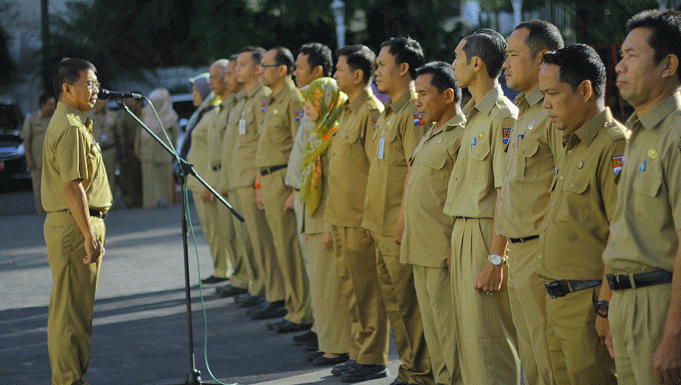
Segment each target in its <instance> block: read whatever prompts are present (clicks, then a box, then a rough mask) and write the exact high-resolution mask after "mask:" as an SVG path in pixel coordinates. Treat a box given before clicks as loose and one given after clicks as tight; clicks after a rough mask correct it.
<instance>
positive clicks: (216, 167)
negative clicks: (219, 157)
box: [213, 164, 222, 171]
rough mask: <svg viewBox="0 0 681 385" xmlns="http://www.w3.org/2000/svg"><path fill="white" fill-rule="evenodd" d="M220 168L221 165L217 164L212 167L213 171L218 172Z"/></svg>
mask: <svg viewBox="0 0 681 385" xmlns="http://www.w3.org/2000/svg"><path fill="white" fill-rule="evenodd" d="M221 168H222V165H221V164H218V165H217V166H213V171H220V169H221Z"/></svg>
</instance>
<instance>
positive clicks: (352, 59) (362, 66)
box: [336, 44, 376, 84]
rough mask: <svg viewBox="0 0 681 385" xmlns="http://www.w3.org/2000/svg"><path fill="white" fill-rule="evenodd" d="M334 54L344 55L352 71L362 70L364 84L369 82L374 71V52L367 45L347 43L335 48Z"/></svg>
mask: <svg viewBox="0 0 681 385" xmlns="http://www.w3.org/2000/svg"><path fill="white" fill-rule="evenodd" d="M336 56H337V57H341V56H345V60H346V61H347V63H348V67H350V69H352V70H353V71H356V70H362V75H363V78H362V80H364V84H369V82H371V80H372V79H373V77H374V72H375V71H376V54H375V53H374V51H372V50H370V49H369V47H367V46H365V45H362V44H357V45H348V46H345V47H343V48H339V49H337V50H336Z"/></svg>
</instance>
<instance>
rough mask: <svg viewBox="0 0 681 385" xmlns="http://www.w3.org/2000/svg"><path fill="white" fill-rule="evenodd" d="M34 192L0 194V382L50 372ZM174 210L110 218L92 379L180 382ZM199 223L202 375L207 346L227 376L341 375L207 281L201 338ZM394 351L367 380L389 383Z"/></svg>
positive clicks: (17, 383) (184, 359)
mask: <svg viewBox="0 0 681 385" xmlns="http://www.w3.org/2000/svg"><path fill="white" fill-rule="evenodd" d="M22 202H23V203H22ZM27 202H28V203H27ZM30 202H31V200H30V193H10V194H0V212H2V213H3V214H7V213H15V215H4V216H0V382H1V383H2V384H12V385H23V384H48V383H49V379H50V374H49V363H48V358H47V344H46V338H47V336H46V324H47V304H48V298H49V294H50V289H51V285H52V279H51V274H50V268H49V265H48V263H47V257H46V250H45V246H44V240H43V235H42V225H43V220H44V219H43V217H41V216H38V215H35V214H25V213H26V212H28V211H30V208H32V205H31V204H30ZM20 205H23V207H22V208H19V206H20ZM27 205H28V207H29V209H27V208H26V206H27ZM17 213H24V214H17ZM193 218H196V216H195V215H194V216H193ZM179 219H180V208H179V207H177V206H176V207H172V208H168V209H156V210H116V211H113V212H112V213H111V215H110V216H109V217H108V218H107V220H106V222H107V242H106V255H105V256H104V261H103V267H102V272H101V278H100V285H99V288H98V293H97V301H96V304H95V321H94V337H93V340H92V355H91V360H90V369H89V371H88V373H87V374H86V377H85V379H86V380H87V381H89V382H90V383H91V384H92V385H102V384H131V385H132V384H174V383H176V384H183V383H184V379H185V376H186V375H187V373H188V372H189V355H188V349H187V317H186V312H185V301H184V290H183V287H184V273H183V262H182V260H183V259H182V241H181V235H180V224H179ZM194 222H195V223H198V221H197V220H195V221H194ZM195 226H197V228H196V229H195V230H196V233H197V242H198V254H199V262H198V263H197V257H196V254H195V251H194V248H193V245H192V244H191V240H190V245H191V246H190V269H191V281H192V284H193V285H194V286H193V287H192V291H191V295H192V301H193V304H194V312H193V314H194V336H195V345H196V348H195V352H196V366H197V368H198V369H199V370H200V371H201V373H202V378H203V380H204V382H206V383H215V382H212V381H208V380H209V379H211V376H210V374H209V373H208V370H207V365H206V363H205V360H204V348H205V352H207V357H208V363H209V364H210V368H211V369H212V371H213V374H214V375H215V377H217V378H218V379H219V380H220V381H221V382H223V383H234V382H238V383H242V384H256V383H267V384H340V381H339V380H338V378H336V377H332V376H331V375H330V372H329V370H328V368H327V369H323V370H320V369H319V368H316V367H314V366H312V365H311V364H310V363H308V362H307V361H305V359H304V353H303V350H302V349H301V348H298V347H295V346H293V345H292V344H291V336H290V335H277V334H275V333H272V332H271V331H268V330H267V329H266V327H265V323H266V322H267V321H251V320H250V319H249V318H248V317H246V315H245V311H244V310H243V309H239V308H237V307H236V306H234V304H233V303H232V301H231V300H224V299H220V298H217V297H215V296H214V295H213V288H212V287H209V288H204V290H203V295H204V303H205V314H206V319H207V330H208V333H207V334H208V344H207V346H206V345H205V344H204V336H205V335H206V334H205V333H204V322H203V317H202V314H203V313H202V311H201V299H200V292H199V288H198V285H197V284H198V280H199V271H198V270H199V268H200V270H201V272H200V274H201V276H204V277H205V276H207V275H209V274H210V272H211V262H210V258H209V257H208V247H207V245H206V242H205V240H204V238H203V235H202V233H201V231H200V228H198V225H195ZM390 358H391V360H392V361H391V362H390V369H391V373H392V375H391V376H390V377H388V378H386V379H382V380H376V381H371V382H367V383H364V384H367V385H369V384H389V383H390V382H391V381H392V380H393V379H394V375H395V374H396V373H397V361H395V360H396V358H397V357H396V354H395V349H394V346H392V345H391V356H390Z"/></svg>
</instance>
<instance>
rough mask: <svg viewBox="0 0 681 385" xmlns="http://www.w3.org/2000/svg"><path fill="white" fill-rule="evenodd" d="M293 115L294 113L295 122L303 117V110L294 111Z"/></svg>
mask: <svg viewBox="0 0 681 385" xmlns="http://www.w3.org/2000/svg"><path fill="white" fill-rule="evenodd" d="M295 115H296V122H300V120H301V119H302V118H303V110H299V111H296V112H295Z"/></svg>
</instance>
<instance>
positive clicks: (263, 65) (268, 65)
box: [260, 64, 282, 68]
mask: <svg viewBox="0 0 681 385" xmlns="http://www.w3.org/2000/svg"><path fill="white" fill-rule="evenodd" d="M280 65H282V64H260V67H262V68H268V67H279V66H280Z"/></svg>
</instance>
